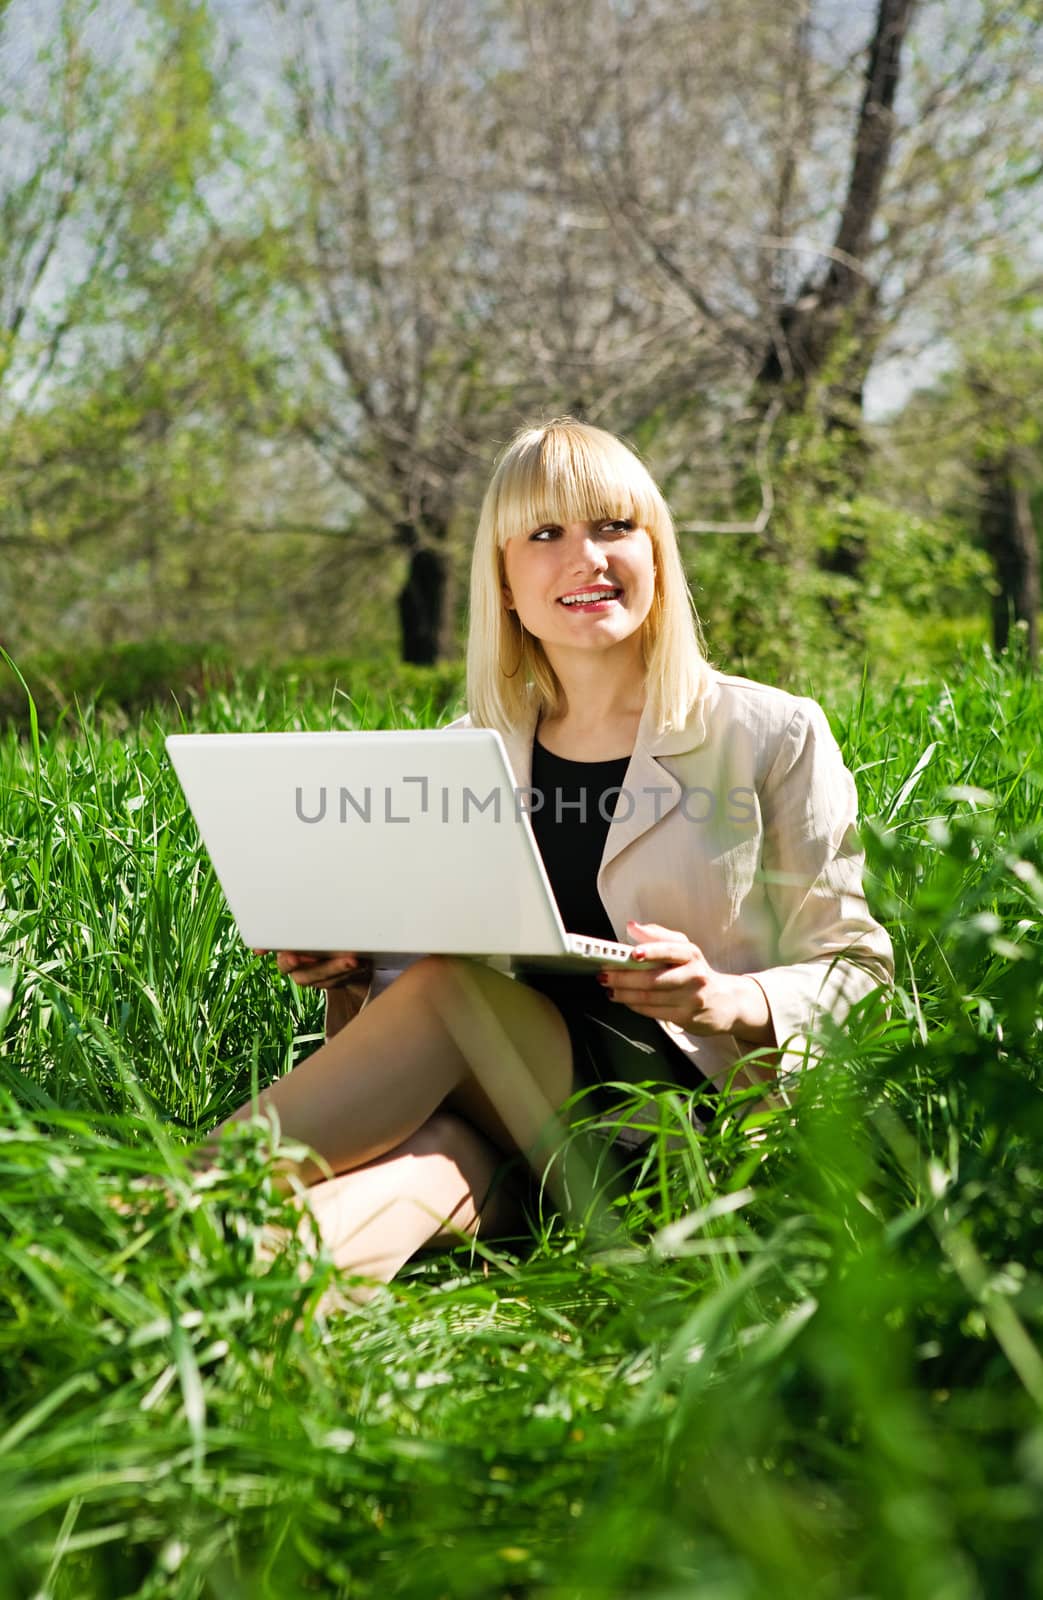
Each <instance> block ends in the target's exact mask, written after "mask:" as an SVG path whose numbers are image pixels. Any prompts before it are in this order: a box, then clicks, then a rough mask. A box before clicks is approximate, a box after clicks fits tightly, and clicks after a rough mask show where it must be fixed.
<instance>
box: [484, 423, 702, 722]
mask: <svg viewBox="0 0 1043 1600" xmlns="http://www.w3.org/2000/svg"><path fill="white" fill-rule="evenodd" d="M622 517H626V518H629V519H630V520H631V521H633V522H634V523H635V524H636V525H637V526H638V527H640V528H644V529H645V530H646V531H647V533H648V534H649V537H650V538H651V541H652V551H653V558H654V561H655V592H654V596H653V599H652V608H651V610H650V611H649V614H648V617H647V618H646V620H645V623H644V629H643V632H642V636H641V644H642V659H643V660H644V664H645V683H646V693H647V698H648V703H649V706H650V709H651V712H652V716H653V718H654V722H655V726H656V730H657V731H658V732H661V733H663V732H666V731H667V730H669V729H676V728H680V727H683V726H684V724H685V722H686V721H687V720H688V717H689V714H690V712H691V709H692V706H693V705H694V704H695V702H696V700H698V699H699V697H700V696H701V695H702V694H703V693H705V691H706V689H707V687H708V685H709V680H710V668H709V663H708V661H707V658H706V651H705V646H704V644H703V638H702V629H701V626H700V623H699V618H698V615H697V613H696V610H695V603H694V601H693V599H692V596H691V592H690V591H689V588H688V582H687V579H686V577H685V572H684V567H683V565H682V563H681V553H680V550H679V549H678V546H677V535H676V533H675V531H674V523H673V518H672V517H671V515H670V511H669V508H668V506H667V504H666V501H665V500H664V499H663V496H662V493H661V492H660V490H659V488H658V486H657V485H656V483H655V481H654V479H653V478H652V476H651V474H650V473H649V471H648V469H647V467H646V466H645V465H644V463H643V462H642V461H640V460H639V459H638V457H637V456H636V455H635V454H634V452H633V451H632V450H631V449H629V448H628V446H627V445H625V444H624V443H623V441H622V440H621V439H617V438H616V436H615V435H614V434H611V433H606V432H605V430H604V429H603V428H595V427H593V426H592V425H591V424H590V423H587V422H577V421H576V420H575V419H574V418H573V417H555V418H554V419H553V421H551V422H545V423H541V424H539V425H537V426H534V427H526V428H522V429H521V430H520V431H519V432H518V433H517V434H515V436H514V438H513V439H512V440H511V442H510V444H509V445H508V446H507V448H506V450H505V451H504V452H503V454H502V455H501V456H500V458H499V460H498V462H497V464H496V468H495V471H494V472H493V476H492V480H491V482H490V484H489V487H488V489H487V490H486V493H485V498H484V500H483V502H482V510H481V515H480V517H479V519H478V531H477V533H476V535H475V541H474V551H473V554H472V557H471V604H470V627H469V631H468V644H467V704H468V709H469V711H470V714H471V719H472V721H473V722H474V723H476V724H477V725H478V726H479V727H491V728H497V729H499V731H500V733H501V734H506V733H508V732H509V731H510V730H511V729H512V728H514V727H516V726H517V725H518V723H519V721H521V720H522V719H523V718H524V717H525V716H526V715H531V712H532V708H533V705H534V703H535V705H536V706H537V708H538V710H539V711H540V712H542V713H545V714H546V715H548V716H557V715H560V714H561V713H562V712H563V711H564V709H565V699H564V692H563V690H562V687H561V684H560V682H559V681H558V677H557V675H556V673H555V672H554V670H553V668H552V667H551V664H550V662H549V661H548V659H547V656H546V653H545V651H544V649H543V646H542V644H541V643H540V641H539V640H538V639H537V638H535V637H534V636H533V635H532V634H531V633H529V632H528V630H527V629H525V628H524V627H523V625H522V623H521V621H520V619H519V618H518V614H517V612H516V611H508V610H507V608H506V606H505V605H504V600H503V590H502V585H503V584H504V582H505V581H506V573H505V567H504V560H503V549H504V546H505V545H506V544H507V542H508V540H509V539H513V538H515V537H516V536H517V535H518V534H520V533H525V532H530V531H531V530H532V529H534V528H538V527H539V526H540V525H541V524H542V523H547V522H552V523H566V522H581V521H583V522H585V521H591V522H594V521H600V520H609V519H616V518H622Z"/></svg>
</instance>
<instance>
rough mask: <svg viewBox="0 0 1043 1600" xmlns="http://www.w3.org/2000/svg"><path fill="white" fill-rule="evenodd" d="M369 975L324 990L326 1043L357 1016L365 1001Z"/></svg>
mask: <svg viewBox="0 0 1043 1600" xmlns="http://www.w3.org/2000/svg"><path fill="white" fill-rule="evenodd" d="M369 983H370V979H369V976H367V977H366V979H365V980H364V981H362V980H360V981H359V982H357V983H350V984H349V983H345V984H342V985H341V986H340V987H339V988H336V989H327V990H326V1043H327V1044H329V1042H330V1040H331V1039H332V1038H333V1037H334V1035H335V1034H338V1033H339V1032H340V1030H341V1029H342V1028H344V1027H346V1026H347V1024H348V1023H349V1022H351V1021H353V1019H354V1018H355V1017H357V1016H358V1014H359V1012H360V1011H361V1010H362V1007H363V1006H364V1005H365V1003H366V999H367V996H368V991H369Z"/></svg>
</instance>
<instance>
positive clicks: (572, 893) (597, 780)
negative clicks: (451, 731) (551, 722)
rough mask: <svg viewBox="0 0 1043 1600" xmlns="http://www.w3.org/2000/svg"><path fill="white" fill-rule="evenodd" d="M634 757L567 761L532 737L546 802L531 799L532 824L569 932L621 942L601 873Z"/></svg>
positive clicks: (535, 775)
mask: <svg viewBox="0 0 1043 1600" xmlns="http://www.w3.org/2000/svg"><path fill="white" fill-rule="evenodd" d="M629 759H630V758H629V757H628V756H621V757H620V758H619V760H618V761H566V759H565V758H564V756H555V755H552V754H551V752H550V751H549V750H545V749H544V748H543V746H542V745H541V744H540V742H539V740H538V739H533V742H532V788H533V789H534V790H535V791H536V793H537V794H540V795H542V796H543V805H542V806H539V808H538V809H537V807H538V801H537V800H536V799H535V798H534V799H533V801H532V806H533V811H532V818H531V820H532V830H533V833H534V834H535V835H536V843H537V844H538V845H539V848H540V855H541V856H542V857H543V864H544V866H545V867H546V869H547V876H548V878H549V879H550V886H551V888H552V889H553V890H554V898H555V900H557V902H558V909H559V910H560V912H561V920H562V921H563V922H564V924H565V931H566V933H586V934H590V935H591V936H592V937H593V938H595V939H611V940H612V941H613V943H618V935H617V934H616V931H615V929H614V928H613V926H612V924H611V922H610V921H609V919H608V912H607V911H606V910H605V907H604V906H603V905H602V903H601V896H600V895H599V894H598V889H597V875H598V867H599V866H600V865H601V857H602V854H603V852H604V849H605V840H606V838H607V836H608V830H609V825H610V823H611V821H612V814H613V812H614V810H615V806H616V800H617V798H618V793H619V790H620V788H621V787H622V783H623V777H624V774H625V773H626V770H627V764H628V762H629Z"/></svg>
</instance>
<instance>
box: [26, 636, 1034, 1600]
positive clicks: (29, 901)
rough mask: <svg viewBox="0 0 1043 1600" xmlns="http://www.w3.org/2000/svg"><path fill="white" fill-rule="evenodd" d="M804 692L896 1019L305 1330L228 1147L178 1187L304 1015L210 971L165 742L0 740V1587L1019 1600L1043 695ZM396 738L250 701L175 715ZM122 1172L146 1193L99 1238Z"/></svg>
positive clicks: (259, 966)
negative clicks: (510, 1244)
mask: <svg viewBox="0 0 1043 1600" xmlns="http://www.w3.org/2000/svg"><path fill="white" fill-rule="evenodd" d="M827 709H828V710H829V712H830V714H831V717H832V720H833V724H834V729H835V731H836V733H837V735H838V738H839V739H840V741H841V744H842V746H843V748H844V750H845V753H846V755H847V758H848V762H849V765H850V766H851V767H852V769H853V770H854V771H855V773H856V777H857V781H858V785H859V790H860V795H861V800H862V811H863V818H864V822H863V836H864V839H865V843H866V847H867V851H868V857H869V863H870V875H869V886H870V897H871V901H872V904H873V906H874V909H875V910H876V912H877V914H878V915H879V916H881V918H882V919H883V920H884V922H885V923H886V925H887V926H888V928H889V930H890V932H891V934H892V937H893V939H894V942H895V948H896V955H897V963H898V976H897V988H896V994H895V998H894V1002H893V1007H892V1011H891V1014H890V1016H887V1015H886V1014H885V1013H884V1012H883V1010H882V1009H881V1008H880V1006H878V1005H872V1004H871V1005H870V1006H869V1007H867V1008H865V1010H864V1011H863V1013H862V1014H860V1015H858V1016H856V1017H855V1018H853V1019H852V1021H851V1024H850V1026H849V1027H848V1028H847V1029H846V1030H845V1032H844V1034H843V1035H842V1036H839V1037H836V1038H834V1039H832V1040H831V1041H829V1048H828V1051H827V1055H826V1057H825V1060H824V1061H823V1064H822V1065H821V1066H819V1067H817V1068H815V1069H814V1070H813V1071H809V1072H807V1073H805V1074H804V1076H803V1078H802V1080H801V1081H800V1083H799V1084H798V1085H797V1086H796V1087H795V1089H794V1093H793V1097H792V1103H791V1104H790V1106H789V1107H788V1108H785V1109H780V1110H777V1111H773V1112H770V1113H767V1114H765V1115H762V1116H759V1117H756V1118H751V1119H747V1120H746V1121H743V1120H742V1118H741V1115H740V1113H741V1111H742V1109H743V1106H742V1102H741V1099H740V1098H739V1097H736V1098H734V1099H730V1100H727V1099H726V1100H725V1102H724V1103H723V1104H722V1106H721V1108H720V1110H719V1113H718V1115H717V1118H716V1121H715V1123H714V1125H713V1127H712V1128H711V1129H710V1131H709V1132H708V1134H707V1135H706V1137H705V1138H703V1139H696V1138H695V1137H694V1136H693V1137H692V1138H691V1140H690V1141H689V1144H688V1147H687V1149H686V1150H685V1151H684V1152H683V1153H682V1154H680V1155H677V1154H673V1155H671V1156H670V1157H669V1159H667V1156H666V1153H665V1149H664V1147H663V1138H661V1137H657V1139H656V1140H655V1141H654V1142H653V1145H652V1147H651V1149H650V1151H649V1152H648V1154H647V1156H646V1157H645V1158H644V1160H643V1162H642V1164H641V1165H640V1167H636V1168H635V1169H634V1171H633V1172H632V1173H631V1174H630V1183H629V1187H628V1188H626V1189H625V1190H624V1191H623V1192H622V1194H619V1193H617V1192H616V1191H614V1190H613V1191H607V1190H606V1192H605V1193H604V1195H603V1196H602V1198H601V1200H600V1201H597V1197H596V1196H595V1197H591V1198H590V1204H589V1206H588V1208H587V1211H586V1213H585V1216H579V1217H577V1218H575V1219H572V1220H570V1222H569V1223H568V1224H566V1223H565V1222H564V1221H563V1220H562V1219H561V1218H560V1217H558V1216H556V1215H555V1214H553V1212H551V1211H550V1209H549V1208H548V1210H547V1211H546V1213H545V1214H544V1216H543V1217H542V1219H540V1220H539V1221H538V1223H537V1224H536V1225H535V1226H534V1230H533V1236H532V1238H531V1240H528V1241H526V1242H525V1243H524V1244H522V1245H520V1246H519V1248H518V1249H516V1250H515V1249H511V1250H503V1251H481V1252H477V1253H475V1252H472V1251H471V1250H469V1249H466V1248H461V1249H460V1250H458V1251H456V1252H455V1253H453V1254H452V1255H450V1256H445V1257H440V1258H434V1257H432V1258H426V1259H423V1260H421V1261H418V1262H417V1263H415V1264H413V1265H412V1266H411V1267H410V1268H409V1269H407V1271H406V1272H405V1273H404V1275H403V1276H402V1277H401V1278H400V1279H399V1280H398V1281H396V1283H395V1284H393V1285H392V1286H391V1288H390V1289H387V1290H385V1291H382V1292H381V1293H380V1294H379V1295H378V1296H377V1298H376V1299H375V1300H374V1301H373V1302H371V1303H370V1304H369V1305H368V1306H367V1307H366V1308H365V1309H364V1310H361V1311H357V1312H354V1313H352V1314H351V1315H341V1316H328V1317H325V1316H323V1315H322V1314H320V1313H319V1312H318V1311H317V1310H316V1307H317V1304H318V1301H319V1299H320V1298H321V1296H322V1293H323V1291H324V1289H325V1287H326V1286H327V1284H328V1282H329V1279H330V1274H331V1272H332V1268H330V1267H329V1266H328V1265H326V1266H324V1265H323V1264H322V1263H321V1262H320V1263H319V1266H318V1267H317V1268H316V1269H315V1270H314V1271H311V1272H310V1273H305V1275H304V1276H303V1277H302V1276H301V1273H302V1271H303V1270H304V1269H303V1265H302V1262H301V1260H300V1259H299V1258H298V1256H296V1255H295V1253H294V1250H295V1249H296V1247H294V1248H291V1249H288V1250H287V1251H286V1253H285V1254H283V1255H281V1256H279V1257H277V1258H276V1260H275V1261H274V1262H273V1263H268V1262H265V1261H262V1260H261V1259H260V1257H259V1255H258V1251H257V1238H258V1231H259V1225H260V1224H262V1223H264V1222H272V1221H274V1222H280V1221H281V1222H286V1221H287V1220H288V1219H289V1213H288V1209H287V1203H286V1202H284V1201H282V1200H280V1199H279V1198H278V1196H277V1194H276V1192H275V1188H274V1185H273V1182H272V1163H271V1152H270V1150H268V1149H266V1148H265V1147H264V1145H263V1142H262V1141H261V1138H260V1134H259V1131H258V1130H253V1129H249V1128H248V1129H244V1131H243V1133H242V1136H241V1139H240V1141H239V1144H238V1146H236V1147H235V1148H234V1149H230V1150H229V1153H228V1157H227V1162H226V1164H225V1167H224V1168H223V1169H222V1170H221V1171H220V1172H219V1173H218V1174H217V1175H216V1177H214V1178H213V1179H212V1180H211V1181H210V1183H209V1184H208V1186H207V1187H205V1188H203V1189H200V1187H199V1186H198V1185H193V1184H192V1182H191V1181H190V1179H189V1177H188V1175H187V1173H186V1170H185V1167H184V1164H183V1160H182V1152H183V1150H184V1148H185V1147H186V1145H187V1144H189V1143H190V1142H191V1141H192V1139H193V1138H195V1137H196V1136H198V1135H200V1134H202V1133H203V1132H205V1131H207V1130H208V1129H209V1128H210V1127H212V1126H213V1124H214V1123H215V1122H216V1121H218V1120H219V1119H220V1118H221V1116H222V1115H224V1114H225V1113H226V1112H227V1111H228V1110H230V1109H231V1108H232V1107H233V1106H235V1105H237V1104H239V1103H240V1102H241V1101H242V1100H243V1099H244V1098H245V1097H246V1096H247V1094H248V1093H249V1091H250V1087H251V1084H252V1083H261V1084H263V1083H265V1082H267V1081H268V1080H269V1079H270V1078H271V1077H273V1076H274V1075H276V1074H278V1073H281V1072H283V1071H285V1070H286V1069H287V1068H288V1067H289V1066H290V1065H292V1063H293V1062H294V1061H295V1060H296V1059H298V1058H299V1057H300V1056H302V1055H304V1054H306V1053H307V1052H309V1051H310V1050H311V1049H313V1048H314V1046H315V1043H316V1038H317V1035H319V1033H320V1030H321V1015H320V1011H319V1010H318V1009H317V1008H316V1002H315V997H306V996H302V995H300V994H298V993H297V992H296V991H294V990H292V989H291V987H290V986H289V985H285V986H283V985H281V984H280V983H278V982H277V981H275V982H273V978H272V975H271V972H270V970H269V968H268V967H267V966H266V965H265V964H263V963H262V962H260V961H258V960H256V959H255V958H253V957H252V956H251V955H250V954H249V953H248V952H246V951H244V950H243V949H242V948H241V946H240V944H239V942H238V939H237V936H236V934H235V932H234V929H233V927H232V925H231V923H230V920H229V918H228V915H227V913H226V912H225V910H224V907H223V902H222V898H221V895H220V892H219V891H218V889H217V887H216V885H215V882H214V880H213V877H212V874H211V872H210V869H209V867H208V865H207V863H206V859H205V857H204V856H203V855H202V853H201V849H200V846H199V844H198V841H197V838H196V836H195V833H194V829H193V827H192V825H191V823H190V821H189V820H188V819H187V817H186V814H185V810H184V806H183V804H182V801H181V798H180V791H179V790H178V787H177V784H176V781H175V779H174V778H173V775H172V772H171V771H170V769H169V768H168V766H167V765H166V763H165V760H164V757H163V754H162V736H163V733H164V732H166V731H169V729H170V728H172V727H174V726H175V725H176V719H175V718H174V716H173V715H172V716H171V717H170V718H169V719H167V720H166V721H164V720H163V719H162V718H160V717H158V716H150V717H148V718H146V719H144V720H143V721H142V722H141V723H140V725H139V726H138V727H137V728H136V729H132V730H130V731H129V732H128V731H127V730H126V729H125V728H121V729H120V730H119V733H118V735H117V733H116V732H114V731H113V729H112V728H111V727H109V726H107V725H106V723H105V722H104V720H102V719H100V718H95V717H93V716H92V715H91V714H90V713H87V714H86V715H85V718H84V724H83V728H82V731H81V732H80V733H79V735H78V736H75V737H74V736H73V735H72V733H71V732H70V731H69V730H68V729H66V730H63V731H60V732H58V733H55V734H53V735H48V736H40V735H39V734H37V736H36V737H35V738H31V739H29V740H24V739H23V740H21V741H19V740H18V739H17V738H16V737H15V735H14V733H13V732H12V733H11V734H10V735H9V736H8V737H7V738H6V741H4V742H2V743H0V836H2V852H3V866H2V874H3V901H2V910H0V923H2V934H0V1012H3V1013H5V1015H4V1016H3V1017H2V1018H0V1029H2V1046H0V1097H2V1102H3V1105H2V1131H0V1214H2V1234H0V1346H2V1357H0V1385H2V1393H0V1600H13V1597H15V1596H18V1597H23V1596H24V1597H26V1600H29V1597H34V1600H35V1597H40V1600H43V1597H48V1600H50V1597H55V1600H57V1597H68V1600H93V1597H105V1600H112V1597H122V1596H128V1597H129V1596H141V1597H150V1600H151V1597H156V1600H159V1597H164V1600H166V1597H175V1596H176V1597H179V1600H180V1597H189V1596H199V1595H206V1596H215V1597H217V1596H220V1597H222V1600H232V1597H240V1596H241V1597H250V1600H253V1597H257V1596H267V1595H271V1596H277V1597H289V1596H296V1595H304V1594H322V1595H331V1596H333V1595H343V1596H350V1597H359V1600H363V1597H367V1600H368V1597H370V1596H372V1597H378V1596H380V1597H383V1596H410V1597H418V1600H420V1597H424V1600H427V1597H436V1596H446V1597H453V1600H457V1597H459V1600H463V1597H472V1596H474V1597H483V1600H484V1597H491V1596H512V1597H513V1596H518V1597H520V1596H541V1597H543V1596H545V1597H566V1596H569V1597H571V1596H575V1597H581V1596H649V1597H655V1600H667V1597H671V1600H672V1597H681V1596H686V1597H687V1596H698V1597H699V1600H754V1597H758V1600H759V1597H761V1596H765V1597H767V1596H772V1597H775V1596H780V1597H789V1596H794V1597H799V1600H855V1597H859V1600H863V1597H873V1600H876V1597H879V1600H904V1597H908V1600H982V1597H986V1600H993V1597H999V1596H1008V1595H1014V1596H1021V1595H1037V1594H1038V1595H1043V1537H1041V1528H1043V1358H1041V1355H1040V1346H1041V1333H1043V1096H1041V1089H1043V1022H1041V993H1043V939H1041V921H1043V875H1041V874H1043V863H1041V790H1043V757H1041V754H1040V750H1039V742H1040V730H1041V728H1043V685H1041V683H1040V682H1039V681H1038V680H1035V681H1034V680H1033V679H1031V678H1030V677H1028V676H1026V675H1025V674H1024V673H1019V672H1018V671H1016V670H1012V669H1011V668H1009V667H1007V666H1005V665H1002V664H997V663H995V662H994V661H993V660H992V659H991V658H990V657H989V656H988V655H987V654H983V655H980V656H979V657H978V658H977V659H976V660H975V661H972V662H971V663H969V664H965V665H963V666H962V667H960V668H959V669H958V670H957V671H954V673H953V675H952V676H951V677H950V678H949V679H948V680H947V681H944V682H943V681H935V682H929V683H914V682H910V683H907V684H904V685H900V686H898V687H897V688H894V689H888V690H887V691H886V692H883V691H881V692H878V693H874V692H873V690H872V688H871V687H869V688H865V689H864V691H863V693H862V695H861V696H858V697H854V698H849V699H848V700H847V701H844V702H840V701H837V702H836V703H833V702H827ZM428 715H429V709H428V708H425V707H424V706H423V705H414V706H412V707H411V706H407V705H401V704H400V705H397V706H393V707H389V706H386V705H382V704H379V703H378V702H371V703H370V704H368V705H366V706H363V707H359V706H355V705H352V704H351V703H350V702H347V701H345V700H344V699H342V698H340V697H337V696H334V697H333V698H332V699H331V698H329V697H326V698H323V699H321V700H320V699H318V698H316V697H305V698H297V699H295V700H294V701H293V702H292V703H291V704H288V703H287V699H286V697H285V696H284V695H283V694H282V693H281V692H280V691H278V690H277V689H276V688H275V687H274V684H273V686H272V688H271V689H270V690H267V691H266V690H262V691H261V692H260V693H259V694H257V693H255V694H251V695H250V696H249V697H247V695H246V694H245V693H237V692H235V691H233V692H231V693H229V694H227V695H219V696H214V697H212V698H210V699H209V700H207V701H206V702H204V703H201V704H199V705H198V706H197V707H196V708H195V709H194V710H193V713H192V725H193V727H196V728H211V729H217V728H234V729H243V730H246V729H251V728H259V727H270V728H289V727H294V728H296V727H319V728H321V727H328V726H351V725H353V724H355V725H357V724H359V723H362V722H367V723H369V724H370V725H372V724H373V723H374V722H376V723H381V722H387V721H394V722H413V723H419V724H423V723H425V721H426V720H427V719H428ZM647 1111H648V1114H649V1117H650V1119H651V1120H652V1121H653V1122H654V1123H655V1125H656V1127H657V1128H658V1129H659V1130H660V1133H661V1135H663V1136H664V1137H665V1135H667V1134H668V1133H669V1132H670V1131H671V1130H674V1131H676V1130H677V1129H678V1128H680V1127H684V1126H685V1125H686V1119H685V1116H684V1106H683V1104H682V1103H681V1100H680V1098H679V1097H672V1096H669V1095H663V1096H660V1097H658V1098H654V1099H652V1100H651V1101H650V1102H649V1103H648V1106H647ZM144 1173H163V1174H166V1176H167V1178H168V1183H169V1187H170V1189H171V1191H172V1193H173V1196H174V1204H173V1205H172V1206H168V1205H167V1204H165V1203H164V1202H163V1201H162V1200H161V1199H160V1192H159V1191H158V1190H157V1191H153V1193H152V1198H151V1199H150V1198H149V1195H148V1194H146V1195H145V1196H144V1197H141V1196H139V1200H138V1209H137V1211H136V1213H135V1214H134V1215H125V1214H122V1213H120V1212H118V1211H117V1210H115V1209H114V1208H113V1206H112V1204H111V1203H110V1202H111V1200H112V1199H113V1198H114V1197H119V1196H121V1195H122V1196H126V1195H128V1194H129V1193H130V1192H131V1185H132V1183H133V1182H134V1180H135V1178H137V1177H139V1176H140V1175H141V1174H144Z"/></svg>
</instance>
